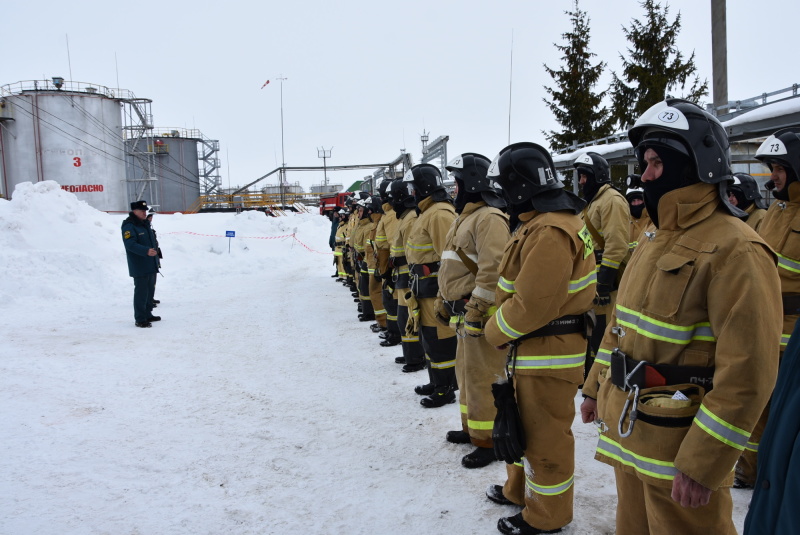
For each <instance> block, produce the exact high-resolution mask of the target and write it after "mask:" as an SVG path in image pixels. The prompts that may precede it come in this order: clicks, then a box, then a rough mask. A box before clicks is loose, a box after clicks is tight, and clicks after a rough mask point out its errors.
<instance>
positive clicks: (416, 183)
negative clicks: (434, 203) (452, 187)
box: [403, 163, 447, 199]
mask: <svg viewBox="0 0 800 535" xmlns="http://www.w3.org/2000/svg"><path fill="white" fill-rule="evenodd" d="M403 182H406V183H411V184H412V185H413V187H414V191H415V192H416V194H417V195H418V196H419V198H420V199H424V198H426V197H430V196H431V195H432V194H433V193H434V192H436V191H445V192H446V191H447V190H445V188H444V182H443V181H442V174H441V173H440V172H439V168H438V167H436V166H435V165H431V164H429V163H421V164H418V165H415V166H414V167H412V168H411V169H409V170H408V171H406V174H405V176H404V177H403Z"/></svg>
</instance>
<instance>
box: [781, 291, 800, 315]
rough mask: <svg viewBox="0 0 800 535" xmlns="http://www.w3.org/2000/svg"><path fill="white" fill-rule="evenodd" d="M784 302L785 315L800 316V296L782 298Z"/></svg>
mask: <svg viewBox="0 0 800 535" xmlns="http://www.w3.org/2000/svg"><path fill="white" fill-rule="evenodd" d="M781 300H782V301H783V315H784V316H796V315H798V314H800V294H789V295H783V296H781Z"/></svg>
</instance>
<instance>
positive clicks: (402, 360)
mask: <svg viewBox="0 0 800 535" xmlns="http://www.w3.org/2000/svg"><path fill="white" fill-rule="evenodd" d="M394 361H395V363H397V364H405V363H406V358H405V357H404V356H403V355H400V356H399V357H395V358H394Z"/></svg>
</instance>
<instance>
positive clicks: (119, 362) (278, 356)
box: [0, 182, 750, 535]
mask: <svg viewBox="0 0 800 535" xmlns="http://www.w3.org/2000/svg"><path fill="white" fill-rule="evenodd" d="M122 219H123V216H119V215H108V214H105V213H103V212H98V211H96V210H94V209H93V208H91V207H89V206H88V205H86V204H85V203H82V202H79V201H77V200H76V198H75V196H74V195H72V194H70V193H66V192H63V191H61V190H60V189H58V186H57V185H56V184H55V183H53V182H42V183H38V184H35V185H34V184H24V185H21V186H19V187H18V188H17V190H16V191H15V193H14V199H13V201H7V200H2V199H0V270H2V271H1V272H2V275H0V317H1V318H2V321H0V407H1V409H0V410H2V413H0V414H1V416H2V417H1V418H0V436H1V437H2V439H1V440H0V534H3V535H28V534H59V535H67V534H81V535H82V534H109V535H151V534H152V535H164V534H171V535H172V534H215V535H216V534H227V533H234V534H291V533H302V534H362V533H363V534H374V533H395V534H398V535H401V534H412V533H425V534H451V533H452V534H458V535H468V534H482V533H486V534H489V533H496V532H497V531H496V528H495V526H496V523H497V519H498V518H499V517H501V516H509V515H512V514H515V513H516V512H517V511H518V509H517V508H514V507H504V506H500V505H496V504H494V503H492V502H490V501H488V500H487V499H486V498H485V496H484V491H485V489H486V487H487V486H488V485H490V484H493V483H502V482H503V481H504V479H505V478H504V474H505V468H504V466H503V465H502V464H501V463H494V464H493V465H491V466H489V467H486V468H483V469H479V470H467V469H464V468H462V467H461V465H460V459H461V457H462V456H463V455H464V454H466V453H468V452H469V451H470V449H471V448H470V447H469V446H464V445H453V444H449V443H447V442H446V441H445V440H444V435H445V432H446V431H448V430H450V429H457V428H458V427H459V426H460V420H459V413H458V407H457V405H456V404H453V405H448V406H446V407H443V408H439V409H425V408H423V407H421V406H420V405H419V396H417V395H416V394H415V393H414V392H413V387H414V385H416V384H419V383H421V382H425V378H426V377H425V375H424V372H420V373H415V374H403V373H401V372H400V369H399V368H400V366H399V365H397V364H395V363H394V357H395V356H397V355H399V354H400V350H399V348H397V347H394V348H382V347H380V346H379V345H378V341H379V340H378V338H377V336H376V335H374V334H372V333H371V332H370V331H369V329H368V328H367V324H366V323H359V322H358V321H357V319H356V308H355V303H353V300H352V298H351V296H350V293H349V291H347V290H346V289H345V288H344V287H343V286H342V285H341V284H339V283H336V282H334V280H333V279H332V278H331V277H330V275H331V274H332V273H333V272H334V269H333V266H332V265H331V262H332V260H331V255H330V254H329V251H328V247H327V241H328V235H329V229H330V224H329V222H328V221H327V220H326V219H324V218H323V217H320V216H319V215H314V214H304V215H289V216H287V217H280V218H269V217H266V216H264V214H262V213H260V212H246V213H243V214H240V215H234V214H196V215H182V214H174V215H160V214H159V215H156V216H155V221H154V225H153V226H154V227H155V228H156V230H157V232H158V236H159V241H160V244H161V248H162V249H163V251H164V260H163V267H162V271H163V275H164V276H163V277H159V278H158V285H157V288H156V297H157V298H158V299H160V300H161V302H162V303H161V305H160V306H159V307H158V308H157V309H156V310H155V313H156V314H159V315H161V316H162V317H163V321H161V322H159V323H154V324H153V328H151V329H138V328H135V327H134V325H133V306H132V298H133V283H132V279H130V278H129V277H128V272H127V265H126V261H125V252H124V248H123V245H122V239H121V236H120V231H119V228H120V224H121V221H122ZM227 230H234V231H236V237H235V238H233V239H231V240H230V252H228V247H229V240H228V239H227V238H225V237H224V236H225V231H227ZM291 234H296V238H297V240H299V241H297V240H295V239H293V238H291V237H284V238H275V239H266V238H270V237H275V236H286V235H291ZM578 403H579V399H576V406H577V404H578ZM573 431H574V432H575V435H576V437H577V454H576V455H577V468H576V478H575V481H576V482H575V501H576V503H575V520H574V522H573V523H572V524H571V525H570V526H569V527H568V528H567V529H566V530H564V533H566V534H572V535H579V534H611V533H613V532H614V514H615V513H614V510H615V503H616V499H615V494H614V483H613V476H612V473H611V469H610V468H609V467H607V466H606V465H603V464H601V463H598V462H597V461H594V460H593V454H594V443H595V441H596V431H595V430H594V427H593V426H587V425H583V424H581V423H579V420H576V423H575V425H574V427H573ZM749 499H750V493H749V492H743V491H734V500H735V520H736V524H737V526H739V528H740V529H741V526H742V523H743V520H744V515H745V512H746V506H747V501H749Z"/></svg>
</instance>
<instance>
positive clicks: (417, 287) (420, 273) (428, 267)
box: [409, 262, 439, 299]
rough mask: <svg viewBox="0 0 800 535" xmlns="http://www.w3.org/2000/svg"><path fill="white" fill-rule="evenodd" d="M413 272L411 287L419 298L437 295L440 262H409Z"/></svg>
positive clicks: (410, 269)
mask: <svg viewBox="0 0 800 535" xmlns="http://www.w3.org/2000/svg"><path fill="white" fill-rule="evenodd" d="M409 271H410V272H411V281H410V284H411V286H410V288H411V291H412V292H413V293H414V296H415V297H417V298H418V299H425V298H431V297H436V295H437V294H438V293H439V279H438V277H437V273H438V271H439V262H430V263H427V264H409Z"/></svg>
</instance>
